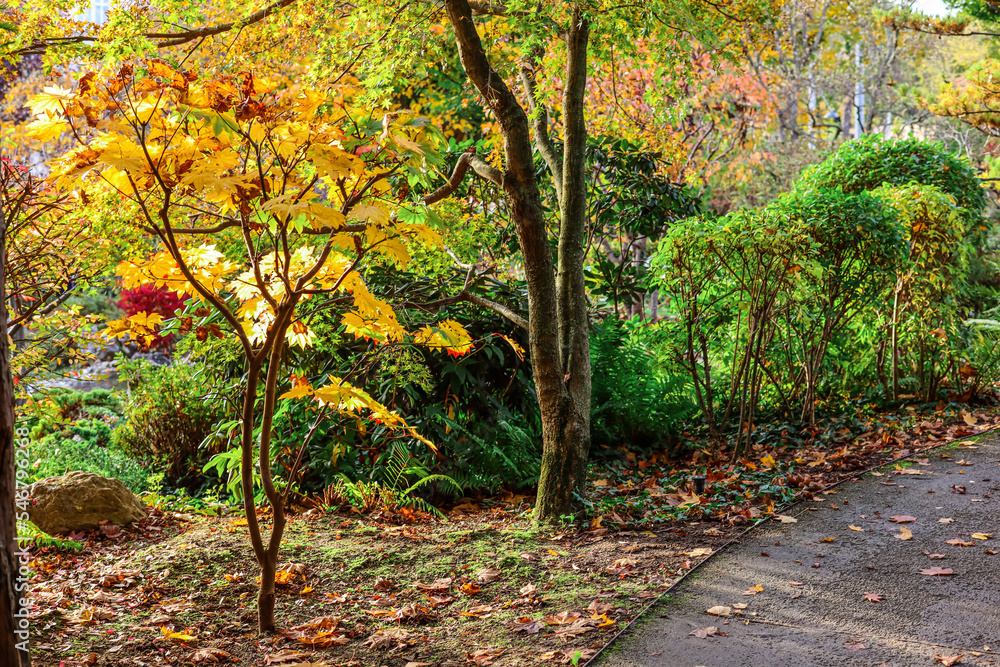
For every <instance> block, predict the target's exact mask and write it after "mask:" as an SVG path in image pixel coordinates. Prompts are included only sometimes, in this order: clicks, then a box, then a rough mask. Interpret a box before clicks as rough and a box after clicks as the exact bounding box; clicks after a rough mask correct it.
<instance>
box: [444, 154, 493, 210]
mask: <svg viewBox="0 0 1000 667" xmlns="http://www.w3.org/2000/svg"><path fill="white" fill-rule="evenodd" d="M469 167H472V170H473V171H475V172H476V174H477V175H479V176H480V177H482V178H484V179H486V180H487V181H489V182H490V183H493V184H494V185H498V186H500V187H503V172H501V171H500V170H499V169H497V168H496V167H494V166H493V165H491V164H490V163H489V162H487V161H486V160H484V159H483V158H481V157H479V156H478V155H476V154H475V153H472V152H468V153H462V156H461V157H460V158H458V162H457V163H456V164H455V169H453V170H452V172H451V177H450V178H449V179H448V182H447V183H446V184H445V185H442V186H441V187H440V188H438V189H437V190H435V191H434V192H432V193H430V194H429V195H426V196H425V197H424V204H425V205H427V206H430V205H431V204H436V203H437V202H439V201H441V200H442V199H444V198H446V197H448V196H450V195H451V193H453V192H454V191H455V190H456V189H457V188H458V186H459V184H460V183H461V182H462V179H463V178H465V174H466V173H467V172H468V171H469Z"/></svg>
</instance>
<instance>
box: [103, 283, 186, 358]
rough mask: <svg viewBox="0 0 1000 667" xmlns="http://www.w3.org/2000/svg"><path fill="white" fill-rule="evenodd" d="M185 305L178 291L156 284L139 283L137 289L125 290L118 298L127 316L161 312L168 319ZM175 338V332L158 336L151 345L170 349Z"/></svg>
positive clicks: (120, 306)
mask: <svg viewBox="0 0 1000 667" xmlns="http://www.w3.org/2000/svg"><path fill="white" fill-rule="evenodd" d="M183 305H184V301H183V299H181V298H180V297H179V296H177V293H176V292H173V291H171V290H168V289H164V288H163V287H156V286H155V285H139V286H138V287H136V288H135V289H130V290H123V291H122V293H121V296H120V297H119V299H118V307H119V308H121V309H122V310H124V311H125V315H126V316H127V317H131V316H133V315H135V314H136V313H159V314H160V315H162V316H163V319H168V318H171V317H173V316H174V311H176V310H177V309H178V308H180V307H181V306H183ZM173 338H174V335H173V334H167V335H166V336H157V337H156V340H154V341H153V344H152V345H150V347H152V348H156V349H161V350H169V349H170V345H171V342H172V341H173Z"/></svg>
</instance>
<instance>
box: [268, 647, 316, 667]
mask: <svg viewBox="0 0 1000 667" xmlns="http://www.w3.org/2000/svg"><path fill="white" fill-rule="evenodd" d="M311 655H312V653H303V652H302V651H293V650H291V649H288V648H286V649H284V650H281V651H278V652H277V653H272V654H271V655H267V656H264V664H265V665H284V664H286V663H289V662H305V660H306V659H307V658H309V657H310V656H311Z"/></svg>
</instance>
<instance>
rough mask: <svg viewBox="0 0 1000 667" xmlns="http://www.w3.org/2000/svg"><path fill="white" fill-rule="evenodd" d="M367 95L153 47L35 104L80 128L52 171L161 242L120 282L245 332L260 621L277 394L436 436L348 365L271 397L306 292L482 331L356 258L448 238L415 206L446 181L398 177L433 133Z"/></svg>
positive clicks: (411, 335) (138, 335)
mask: <svg viewBox="0 0 1000 667" xmlns="http://www.w3.org/2000/svg"><path fill="white" fill-rule="evenodd" d="M356 93H357V91H356V90H354V89H353V88H350V87H346V86H345V87H343V88H340V89H337V90H335V91H333V92H332V93H326V92H320V91H313V90H306V89H301V88H298V87H294V86H276V85H274V84H270V83H268V82H267V81H265V80H262V79H260V78H258V77H256V76H254V75H252V74H243V75H239V76H226V77H221V78H217V79H212V80H206V81H200V80H198V79H197V77H196V76H195V75H193V74H192V73H190V72H184V71H179V70H175V69H174V68H172V67H170V66H169V65H167V64H166V63H165V62H163V61H159V60H149V61H140V62H136V63H132V64H125V65H123V66H121V67H120V68H119V69H118V70H117V71H116V72H114V73H113V74H109V75H98V74H96V73H88V74H86V75H84V76H83V77H82V78H81V79H80V81H79V84H78V86H77V87H76V88H75V89H69V88H62V87H58V86H52V87H49V88H46V89H45V90H44V91H43V92H42V93H41V94H39V95H37V96H35V97H34V98H32V100H31V101H30V102H29V105H30V107H31V110H32V112H33V114H34V116H35V120H34V121H33V122H32V124H31V126H30V128H29V131H30V132H33V133H35V134H37V135H38V136H39V137H42V138H44V137H47V136H52V135H53V134H54V133H58V134H60V135H63V134H69V135H71V136H72V137H73V138H74V146H73V147H72V148H71V149H69V150H67V151H66V152H64V153H63V154H61V155H60V156H59V157H57V158H55V159H54V160H52V161H50V163H49V166H50V168H51V176H50V180H51V181H52V183H53V184H55V185H56V186H57V187H59V188H61V189H73V190H77V191H81V192H82V195H81V196H83V197H85V198H86V197H87V192H91V194H93V192H94V191H101V193H102V194H103V195H106V194H107V193H108V192H111V193H112V194H116V195H117V196H118V197H119V198H120V201H121V202H122V206H123V207H128V208H130V209H131V211H132V212H133V214H134V224H136V225H138V226H139V227H140V228H141V229H142V230H143V231H144V232H146V233H147V234H148V235H149V236H150V238H151V239H153V240H155V244H156V246H157V247H156V249H155V251H154V252H151V253H146V254H143V255H140V256H135V257H132V258H131V259H128V260H127V261H124V262H122V263H121V264H120V265H119V266H118V270H117V272H118V274H119V275H120V276H121V279H122V282H123V286H124V287H125V288H126V289H132V288H134V287H136V286H138V285H141V284H153V285H156V286H159V287H163V288H166V289H169V290H172V291H174V292H176V293H177V294H179V295H182V296H186V297H188V298H189V299H190V300H192V301H193V302H195V304H197V306H198V308H197V309H195V311H194V312H195V313H196V314H197V313H198V312H202V313H207V315H204V316H202V317H200V319H199V322H198V324H197V327H198V331H199V335H201V334H202V333H204V332H206V331H209V330H211V331H212V333H213V334H215V335H226V334H225V333H224V332H228V335H232V336H235V337H236V338H237V339H238V340H239V342H240V345H241V346H242V349H243V353H244V357H245V360H246V364H247V375H246V377H247V384H246V387H245V390H244V396H243V407H242V423H241V438H240V448H241V452H240V454H241V466H242V467H241V473H242V474H241V488H242V495H243V499H244V510H245V513H246V518H247V523H248V526H249V529H250V538H251V542H252V545H253V549H254V552H255V554H256V556H257V560H258V562H259V564H260V566H261V570H262V572H261V588H260V593H259V596H258V607H259V626H260V630H261V631H262V632H263V631H273V630H274V627H275V624H274V602H275V596H274V581H275V571H276V565H277V555H278V548H279V545H280V542H281V535H282V531H283V528H284V506H285V504H286V502H287V494H288V488H287V487H286V489H285V491H284V492H281V491H279V490H278V488H277V487H276V484H275V481H274V479H273V476H272V472H271V461H270V456H271V447H270V439H271V426H272V419H273V416H274V411H275V405H276V401H277V400H279V399H280V398H284V399H288V400H292V399H296V398H304V397H308V398H310V400H315V401H318V402H319V403H320V404H322V405H323V406H325V409H326V410H327V411H329V410H333V411H338V412H342V413H352V414H356V415H359V416H366V417H370V418H372V419H375V420H377V421H380V422H382V423H384V424H386V425H388V426H389V427H391V428H398V429H404V430H405V431H406V432H407V433H408V434H409V435H411V436H412V437H415V438H417V439H419V440H421V441H423V442H425V443H426V444H428V445H430V444H431V443H429V442H428V441H426V440H425V439H423V438H421V437H420V435H419V434H417V433H416V432H415V431H414V430H413V429H412V428H411V427H409V426H408V425H407V424H406V422H405V421H404V420H403V419H402V418H401V417H400V416H399V415H397V414H396V413H394V412H393V411H391V410H389V409H388V408H386V407H385V406H383V405H381V404H380V403H379V402H378V401H376V400H374V399H373V398H372V397H371V396H370V395H368V394H367V393H366V392H365V391H364V390H363V389H361V388H359V387H355V386H354V385H352V384H351V383H350V382H349V381H348V378H346V377H334V376H329V377H327V381H326V384H325V385H323V386H320V387H316V388H314V387H313V386H312V385H310V384H308V383H305V382H296V383H295V386H294V387H293V389H292V391H289V392H287V393H285V394H283V395H282V396H281V397H279V396H278V395H277V394H278V392H277V387H278V384H279V378H280V377H281V368H282V360H283V353H284V349H285V347H286V346H287V345H295V346H300V347H307V346H309V345H311V344H312V343H313V341H314V340H315V337H316V334H315V333H314V332H313V331H312V329H311V328H310V326H309V324H308V323H307V322H306V321H305V320H304V319H303V318H301V317H300V315H301V310H300V306H301V305H303V304H305V303H307V302H312V303H313V304H314V305H316V301H317V300H319V301H321V302H323V303H325V302H326V301H330V302H331V303H337V304H343V303H345V302H346V303H349V304H350V305H349V307H348V310H347V311H346V313H344V315H343V318H342V325H343V328H344V330H345V331H346V332H348V333H351V334H353V335H354V336H356V337H365V338H368V339H371V340H373V341H375V342H376V343H380V342H394V343H399V342H407V343H412V344H417V345H424V346H427V347H430V348H432V349H438V350H442V351H447V352H449V353H452V354H463V353H465V352H466V351H468V350H469V349H471V345H472V341H471V339H470V337H469V335H468V334H467V333H466V332H465V330H464V329H463V328H462V326H461V325H459V324H458V323H457V322H454V321H444V322H440V323H437V324H436V325H434V326H427V327H424V328H423V329H421V330H419V331H416V332H408V331H406V330H405V328H404V327H403V326H402V325H401V324H400V322H399V321H398V319H397V318H396V315H395V313H394V311H393V308H392V306H391V304H389V303H388V302H386V301H385V300H382V299H380V298H378V297H377V296H375V295H374V294H372V292H371V291H370V290H369V289H368V287H367V285H366V283H365V280H364V276H363V275H362V269H363V267H364V266H365V265H366V264H367V263H369V262H371V261H372V260H374V261H375V262H376V263H381V264H385V263H392V264H395V265H397V266H400V267H403V266H405V265H406V263H407V262H408V261H409V253H408V250H407V244H408V243H409V242H410V241H412V240H415V239H419V240H421V241H422V242H424V243H428V242H429V243H438V242H439V239H438V237H437V234H436V233H435V232H434V230H433V229H431V228H430V227H429V226H427V225H426V224H424V223H423V222H421V220H422V212H424V211H425V209H426V207H427V205H428V204H429V203H433V202H434V201H437V200H438V199H441V198H443V197H444V196H446V195H447V194H448V192H449V191H448V188H449V187H451V186H450V185H446V186H444V188H442V189H439V191H435V192H434V193H432V194H431V195H429V196H427V197H424V198H410V199H407V197H406V195H405V194H399V193H398V192H394V187H393V186H394V185H395V184H407V185H408V184H411V183H426V182H427V178H428V176H427V175H428V174H429V173H432V172H431V169H430V167H431V166H433V165H434V164H435V161H436V159H437V158H436V153H435V137H434V136H433V132H432V130H431V129H429V128H428V127H427V126H426V125H425V123H424V122H423V121H422V120H421V119H419V118H415V117H413V116H412V115H407V114H400V113H396V114H390V115H387V116H385V117H384V118H377V117H375V116H373V115H372V114H371V113H370V112H367V111H365V110H363V109H355V108H353V107H352V98H353V97H354V96H355V94H356ZM206 306H207V307H206ZM161 324H162V320H161V318H160V316H159V315H156V314H153V313H144V312H142V313H137V314H135V315H133V316H131V317H129V318H126V319H122V320H117V321H114V322H110V323H109V326H108V329H107V332H106V334H107V335H108V336H111V337H121V336H125V335H129V336H130V337H132V338H133V339H137V340H139V341H140V342H149V341H151V340H152V339H153V336H154V335H155V334H156V332H157V330H158V328H159V326H160V325H161ZM190 326H191V327H194V326H195V324H194V323H193V322H192V323H191V324H190ZM205 335H207V334H205ZM259 393H260V395H261V396H262V398H260V397H259V396H258V394H259ZM258 403H260V406H258ZM257 425H259V428H260V434H261V435H260V438H259V442H255V441H254V440H255V439H254V429H255V426H257ZM431 446H433V445H431ZM255 449H256V451H257V452H258V456H259V460H258V461H257V463H258V465H259V471H260V483H261V487H262V490H263V492H264V494H265V496H266V497H267V500H268V502H269V504H270V506H271V508H272V510H273V516H274V522H273V527H272V531H271V534H270V537H269V539H268V540H267V541H266V542H265V540H264V539H263V537H262V535H261V527H260V524H259V522H258V520H257V515H256V512H255V508H254V500H253V499H254V481H253V470H254V467H255V466H254V461H253V455H254V451H255ZM293 476H294V468H293V474H292V475H290V478H291V477H293Z"/></svg>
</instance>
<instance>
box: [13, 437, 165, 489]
mask: <svg viewBox="0 0 1000 667" xmlns="http://www.w3.org/2000/svg"><path fill="white" fill-rule="evenodd" d="M31 453H32V459H33V461H34V463H33V466H32V471H31V473H32V476H33V477H34V478H35V479H44V478H45V477H53V476H55V475H64V474H66V473H67V472H71V471H73V470H84V471H87V472H93V473H97V474H98V475H103V476H104V477H112V478H114V479H117V480H120V481H121V482H122V484H124V485H125V486H126V487H128V488H129V489H130V490H131V491H133V492H134V493H143V492H144V491H148V490H149V489H150V488H151V487H152V486H153V485H154V480H153V479H152V476H153V475H154V471H153V470H150V469H149V468H147V467H146V466H144V465H143V464H142V463H141V462H140V461H139V460H137V459H136V458H135V457H133V456H129V455H128V454H126V453H125V452H123V451H122V450H121V449H120V448H119V447H117V446H116V445H114V444H112V442H111V428H110V426H109V425H108V424H107V423H105V422H103V421H101V420H99V419H82V420H80V421H77V422H74V423H71V424H68V425H65V426H63V427H62V428H59V429H58V430H57V431H55V432H53V433H49V434H48V435H46V436H45V437H44V438H42V439H41V440H38V441H37V442H35V443H34V445H33V447H32V450H31Z"/></svg>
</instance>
